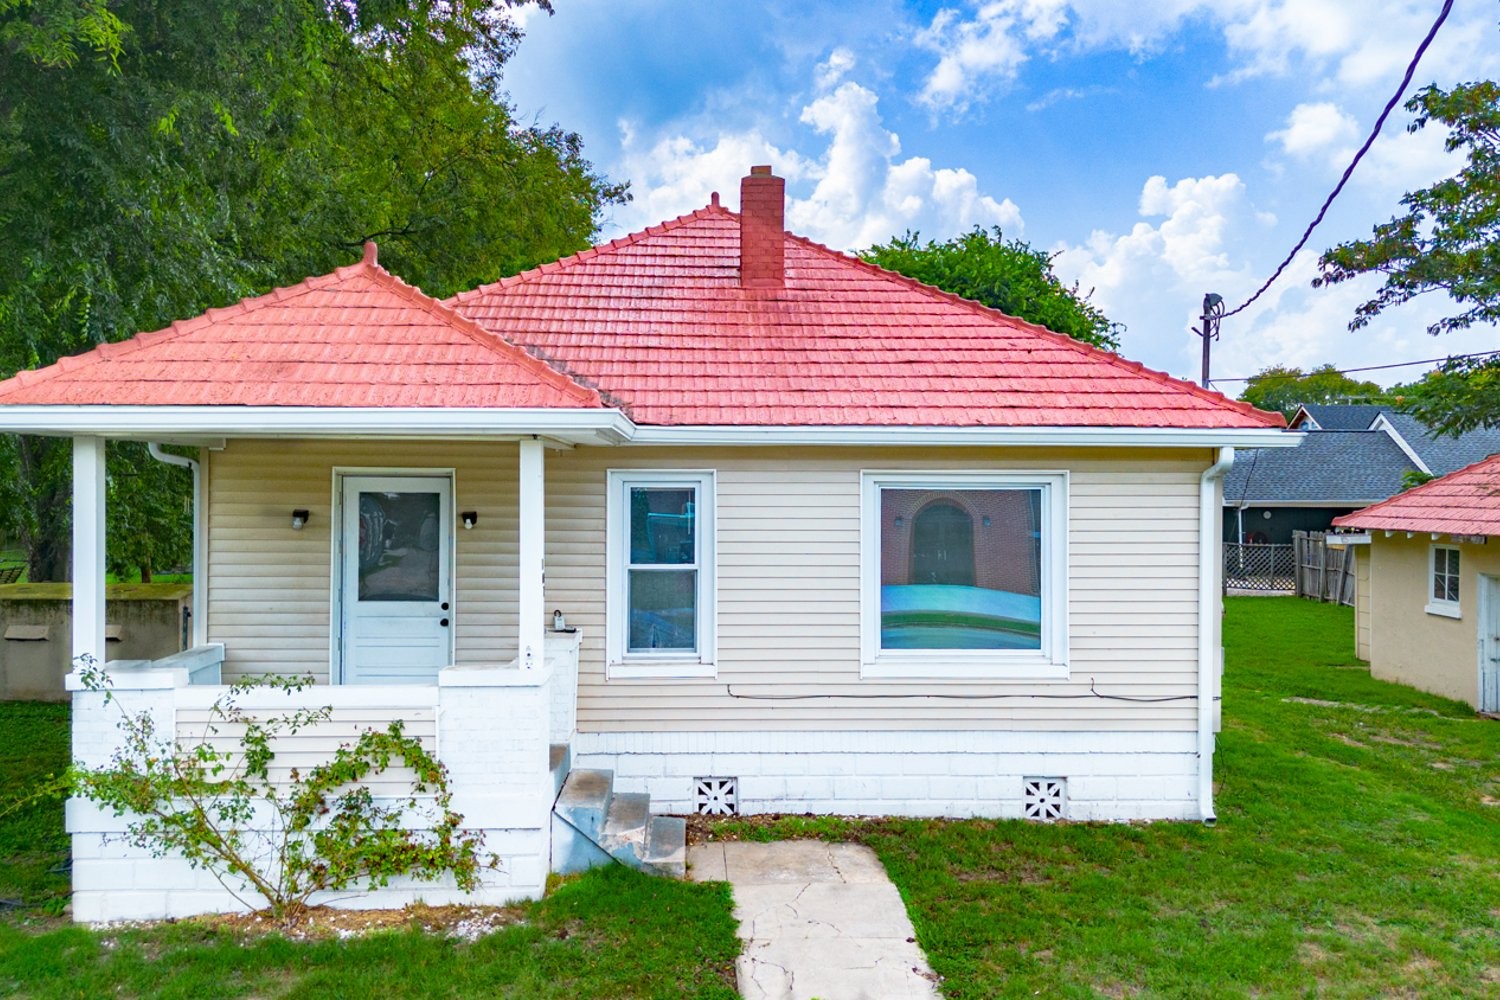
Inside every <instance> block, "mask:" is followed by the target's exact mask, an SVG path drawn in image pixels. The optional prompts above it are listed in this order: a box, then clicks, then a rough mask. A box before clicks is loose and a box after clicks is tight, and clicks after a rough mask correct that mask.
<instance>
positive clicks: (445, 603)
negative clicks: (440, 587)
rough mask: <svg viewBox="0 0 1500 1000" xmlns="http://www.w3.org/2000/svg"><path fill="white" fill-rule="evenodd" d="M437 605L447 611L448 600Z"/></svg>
mask: <svg viewBox="0 0 1500 1000" xmlns="http://www.w3.org/2000/svg"><path fill="white" fill-rule="evenodd" d="M438 607H440V608H442V609H443V610H444V611H447V610H448V602H447V601H444V602H443V603H442V604H439V605H438Z"/></svg>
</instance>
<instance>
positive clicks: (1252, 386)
mask: <svg viewBox="0 0 1500 1000" xmlns="http://www.w3.org/2000/svg"><path fill="white" fill-rule="evenodd" d="M1240 399H1242V400H1243V401H1245V402H1246V403H1249V404H1250V405H1251V406H1254V407H1256V408H1258V409H1262V410H1280V411H1281V413H1282V415H1284V416H1286V417H1288V418H1290V417H1291V416H1292V414H1294V413H1296V412H1297V407H1298V406H1299V405H1301V404H1303V403H1378V402H1383V401H1384V399H1385V390H1383V389H1381V388H1380V386H1378V385H1376V384H1375V383H1374V382H1360V381H1358V380H1357V379H1352V378H1350V377H1349V376H1348V375H1345V374H1344V373H1343V372H1341V371H1339V370H1338V369H1336V368H1334V367H1333V365H1321V366H1319V367H1317V368H1314V369H1313V370H1312V371H1309V372H1306V373H1304V372H1303V371H1302V369H1301V368H1287V367H1285V366H1283V365H1271V366H1270V367H1269V368H1265V369H1262V370H1261V371H1259V372H1257V373H1256V374H1254V375H1252V376H1251V377H1250V380H1249V382H1248V383H1247V384H1246V385H1245V390H1244V392H1241V393H1240Z"/></svg>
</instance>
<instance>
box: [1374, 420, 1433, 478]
mask: <svg viewBox="0 0 1500 1000" xmlns="http://www.w3.org/2000/svg"><path fill="white" fill-rule="evenodd" d="M1370 430H1372V431H1385V433H1386V436H1387V437H1389V438H1390V439H1391V440H1392V441H1394V442H1396V447H1397V448H1400V449H1401V451H1402V453H1403V454H1405V455H1406V457H1407V458H1409V459H1411V464H1412V465H1415V466H1416V467H1417V469H1418V470H1420V471H1421V472H1425V473H1426V474H1427V475H1429V476H1430V475H1432V474H1433V473H1432V470H1431V469H1430V468H1428V467H1427V463H1426V462H1424V461H1422V456H1421V455H1418V454H1417V450H1416V449H1415V448H1413V447H1412V446H1411V443H1410V442H1408V441H1407V440H1406V438H1404V437H1402V436H1401V432H1400V431H1398V430H1396V425H1395V424H1393V423H1391V422H1390V421H1389V420H1387V419H1386V418H1385V414H1384V413H1382V414H1380V415H1379V416H1378V417H1376V418H1375V421H1374V422H1373V423H1372V424H1370Z"/></svg>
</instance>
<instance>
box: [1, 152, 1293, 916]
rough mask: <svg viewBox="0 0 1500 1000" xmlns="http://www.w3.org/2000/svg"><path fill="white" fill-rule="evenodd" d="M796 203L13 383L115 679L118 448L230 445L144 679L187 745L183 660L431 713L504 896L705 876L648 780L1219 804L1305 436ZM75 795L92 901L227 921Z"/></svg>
mask: <svg viewBox="0 0 1500 1000" xmlns="http://www.w3.org/2000/svg"><path fill="white" fill-rule="evenodd" d="M783 201H784V193H783V182H782V181H781V179H780V178H776V177H774V176H771V175H770V173H769V170H768V169H763V168H756V169H755V170H754V171H752V174H751V176H749V177H747V178H745V179H744V181H743V183H742V189H741V203H742V206H743V210H742V213H741V214H735V213H733V212H730V211H728V210H726V209H724V208H722V207H720V205H719V204H718V198H717V195H715V197H714V198H713V200H712V203H711V204H710V205H709V206H707V207H705V208H703V209H700V210H698V211H696V212H693V213H692V214H690V215H686V216H683V217H681V218H678V219H676V220H674V221H671V222H667V223H665V224H663V225H660V226H653V227H651V228H650V229H647V230H646V231H644V232H641V233H637V234H635V235H632V236H629V237H626V238H623V239H618V240H613V241H611V242H609V243H608V244H605V245H601V246H599V247H596V248H594V249H591V250H587V251H585V252H583V253H581V254H578V255H576V256H573V257H569V258H566V259H564V260H561V261H558V262H556V263H550V264H547V265H544V266H543V267H540V268H538V269H536V270H533V271H528V272H526V273H524V274H520V275H517V276H515V277H511V278H506V279H505V280H503V281H500V282H497V283H495V284H493V285H488V286H485V287H483V288H479V289H477V290H475V291H472V292H468V293H465V294H462V295H459V296H457V297H456V298H454V299H452V300H450V301H448V302H437V301H434V300H432V299H431V298H429V297H427V296H426V295H424V294H422V293H421V292H420V291H419V290H417V289H415V288H411V287H409V286H407V285H405V284H403V283H402V282H401V281H400V280H398V279H397V278H395V277H393V276H391V275H390V274H388V273H387V272H386V271H385V270H383V269H382V268H381V267H380V266H379V265H378V263H377V261H376V257H375V252H374V249H373V247H371V248H368V249H367V252H366V256H365V259H364V261H363V262H361V263H358V264H355V265H353V266H350V267H344V268H340V269H339V270H337V271H335V272H334V273H332V274H329V275H325V276H322V277H316V278H310V279H308V280H307V281H304V282H303V283H301V284H300V285H296V286H293V287H291V288H286V289H281V290H278V291H275V292H273V293H271V294H269V295H265V296H261V297H259V298H255V299H250V300H247V301H245V302H242V303H240V304H238V305H235V306H232V307H230V308H227V309H215V310H211V311H209V312H208V313H207V314H206V315H204V316H201V317H199V318H197V319H193V320H189V321H186V322H181V323H176V324H173V326H172V327H171V328H169V329H166V330H162V331H159V332H157V333H151V334H144V335H142V336H140V337H137V338H135V339H134V340H132V341H128V342H126V343H120V344H113V345H107V346H102V347H99V348H97V349H95V350H93V351H91V352H89V353H88V354H85V355H82V356H80V357H76V358H69V359H66V360H64V361H62V362H60V363H58V364H57V365H54V366H52V367H51V368H48V369H43V370H41V371H38V372H31V373H23V374H21V375H18V376H16V377H15V378H14V379H12V380H10V381H8V382H4V383H0V428H3V429H4V430H7V431H18V432H27V433H43V434H53V435H64V436H69V437H71V438H72V439H73V442H74V446H73V447H74V468H75V480H74V481H75V498H74V526H75V537H74V547H73V552H74V567H73V579H74V580H75V581H76V586H75V597H74V600H75V614H74V629H75V634H74V652H75V654H76V655H86V656H92V657H94V658H95V659H99V660H102V656H100V652H101V651H102V649H103V638H102V629H103V621H104V618H103V607H102V591H101V590H100V588H101V587H102V580H103V569H102V566H103V563H102V559H103V540H102V533H103V529H102V518H103V505H104V492H103V482H104V479H103V466H102V462H103V453H104V452H103V441H104V440H105V439H106V438H133V439H139V440H148V441H171V442H176V443H179V444H184V443H186V444H195V445H197V446H199V448H200V451H199V453H198V455H199V457H198V465H197V469H196V475H197V482H198V487H199V502H200V505H201V506H200V514H199V517H198V518H197V543H198V549H197V558H196V561H195V566H196V567H197V577H196V578H197V579H198V580H199V581H200V583H201V586H200V587H199V588H198V591H197V594H196V595H195V599H196V600H197V601H198V602H199V613H198V614H197V615H195V617H194V623H195V626H194V627H195V648H194V650H193V651H192V652H191V654H185V657H184V658H183V659H179V660H177V661H176V662H175V663H165V664H163V663H158V664H155V665H154V667H153V668H152V669H146V668H142V669H141V670H140V671H139V673H131V672H129V671H124V670H119V671H116V683H117V685H128V686H132V692H133V697H137V698H139V699H147V703H149V704H151V705H153V706H155V709H153V710H159V711H161V712H162V713H164V716H165V717H166V718H167V719H168V722H167V723H164V727H165V730H164V731H171V724H170V719H171V718H173V717H174V716H173V714H172V713H175V718H176V719H177V720H178V723H177V731H179V732H185V731H187V730H185V729H184V728H183V727H184V726H185V725H186V723H185V722H184V721H183V720H189V721H193V720H200V719H201V713H202V707H203V705H204V704H205V703H206V700H207V699H208V698H209V696H210V694H212V692H214V691H216V690H219V689H218V688H217V687H215V686H214V685H212V684H209V685H206V686H205V685H189V684H188V675H187V673H185V672H183V671H180V670H179V671H176V672H174V671H173V670H171V669H170V668H172V667H174V666H178V665H181V666H188V667H192V668H195V669H198V670H200V671H201V674H200V677H201V679H204V680H210V681H212V680H215V678H214V676H213V675H214V672H215V667H219V668H221V674H222V678H223V679H225V680H228V679H231V678H244V677H254V676H257V675H262V674H269V673H278V674H288V673H307V674H311V675H313V676H314V677H315V678H316V679H317V682H318V685H319V686H318V687H317V688H316V689H315V691H314V692H313V693H312V695H310V697H313V698H315V699H319V700H321V701H323V702H325V703H329V704H333V705H335V707H336V709H337V711H336V720H337V719H344V720H345V721H346V723H347V724H353V725H357V724H366V723H368V722H371V721H377V722H378V721H379V720H381V719H384V718H389V717H396V716H404V717H408V718H412V719H413V720H414V721H413V723H412V731H413V732H416V733H419V734H421V735H422V736H423V738H424V739H430V740H432V741H433V742H434V744H435V745H436V746H437V747H438V748H439V752H440V755H441V756H442V758H443V759H444V760H445V762H446V763H448V766H449V768H450V771H452V773H453V775H454V780H455V781H456V782H458V783H459V786H460V787H459V790H458V792H457V793H456V795H455V803H456V804H457V805H458V807H459V808H460V809H461V810H462V811H463V812H464V813H465V815H466V817H468V819H469V821H470V822H471V823H473V824H474V825H476V827H478V828H480V829H482V830H484V831H486V834H487V836H489V835H493V839H494V841H496V842H500V843H503V844H504V845H506V846H505V847H504V849H503V850H502V851H501V852H500V853H501V854H502V856H503V858H504V859H505V864H506V871H507V873H508V874H507V876H506V879H507V880H508V881H505V882H503V883H496V884H494V885H493V886H491V888H490V889H488V890H487V892H489V895H488V896H486V897H485V898H487V899H501V898H509V897H513V896H520V895H535V894H537V893H539V892H540V891H541V886H542V884H543V879H544V876H545V873H546V870H547V868H548V867H549V866H553V865H556V866H562V867H566V866H569V865H572V864H574V863H577V862H578V860H579V858H582V859H583V860H584V861H587V860H589V859H590V852H591V851H597V849H598V848H603V849H605V850H608V851H609V852H610V853H613V854H616V855H617V856H619V855H622V854H623V855H628V856H629V857H630V859H631V860H635V861H643V862H648V863H652V864H656V866H657V867H665V868H669V869H670V868H671V867H673V865H675V866H677V867H678V868H680V864H681V862H680V838H681V822H680V821H677V822H676V824H675V826H674V824H673V823H671V822H668V821H666V820H665V819H662V818H657V819H651V818H650V817H649V816H648V814H647V803H646V800H645V796H646V795H649V796H650V804H651V808H653V809H654V810H655V811H656V812H670V813H688V812H693V811H698V810H719V811H723V810H729V809H734V808H738V809H739V810H740V811H744V812H765V811H786V812H805V811H811V812H820V813H852V814H904V815H938V816H975V815H982V816H1013V817H1019V816H1022V815H1037V816H1060V817H1067V818H1074V819H1120V820H1128V819H1163V818H1170V819H1188V818H1195V819H1203V820H1207V821H1211V820H1212V819H1213V816H1214V806H1213V797H1212V788H1213V771H1212V757H1213V748H1214V736H1213V734H1214V731H1215V729H1216V728H1217V725H1218V707H1219V706H1218V692H1219V672H1220V665H1221V659H1220V655H1221V654H1220V639H1219V623H1220V605H1219V586H1220V584H1219V563H1220V560H1219V553H1218V531H1219V526H1218V513H1217V512H1218V510H1219V509H1220V504H1221V502H1222V501H1221V497H1220V492H1219V489H1220V477H1221V476H1222V474H1223V473H1224V471H1225V470H1226V469H1227V468H1229V467H1230V465H1231V464H1232V462H1233V455H1234V449H1235V448H1237V447H1257V448H1274V447H1283V446H1291V445H1293V444H1295V443H1296V440H1297V437H1298V436H1297V435H1293V434H1287V433H1286V432H1285V431H1284V429H1283V424H1284V421H1283V420H1282V418H1281V417H1280V416H1279V415H1276V414H1269V413H1264V412H1261V411H1258V410H1255V409H1253V408H1251V407H1250V406H1248V405H1246V404H1243V403H1237V402H1234V401H1231V400H1228V399H1225V398H1224V397H1223V396H1221V395H1219V394H1217V393H1213V392H1207V391H1204V390H1202V389H1199V388H1198V387H1196V386H1194V385H1192V384H1189V383H1185V382H1181V381H1178V380H1176V379H1173V378H1170V377H1168V376H1166V375H1162V374H1160V373H1157V372H1153V371H1149V370H1147V369H1144V368H1142V367H1141V366H1140V365H1138V364H1134V363H1132V362H1128V361H1125V360H1123V359H1121V358H1119V357H1118V356H1116V355H1113V354H1109V353H1106V352H1104V351H1100V350H1097V349H1095V348H1092V347H1089V346H1086V345H1084V344H1081V343H1079V342H1078V341H1075V340H1072V339H1071V338H1068V337H1065V336H1062V335H1059V334H1054V333H1051V332H1049V331H1047V330H1044V329H1041V328H1040V327H1037V326H1034V325H1032V324H1029V323H1025V322H1022V321H1020V320H1016V319H1014V318H1012V317H1009V316H1006V315H1003V314H1001V313H998V312H995V311H993V310H990V309H987V308H984V307H982V306H979V305H977V304H975V303H972V302H968V301H965V300H963V299H960V298H958V297H956V296H953V295H949V294H946V293H943V292H940V291H938V290H936V289H933V288H930V287H928V286H924V285H921V284H919V283H917V282H915V281H912V280H909V279H907V278H904V277H901V276H898V275H895V274H892V273H889V272H886V271H883V270H881V269H879V268H877V267H874V266H873V265H870V264H866V263H864V262H862V261H859V260H857V259H854V258H851V257H848V256H845V255H843V254H839V253H835V252H833V251H830V250H828V249H827V248H825V247H822V246H820V245H818V244H815V243H812V242H809V241H807V240H804V239H801V238H799V237H796V236H792V235H790V234H788V233H786V232H785V231H784V227H783V222H782V219H783ZM544 566H545V572H544ZM554 611H556V612H561V617H562V618H563V619H565V623H566V626H567V627H568V628H569V629H574V628H576V629H577V630H578V631H576V632H573V631H566V632H561V633H554V632H549V631H546V629H547V626H548V625H549V623H552V622H554V616H553V612H554ZM575 677H576V681H575ZM199 687H203V688H204V690H203V692H199V690H198V689H199ZM89 698H90V695H89V694H88V693H87V692H80V693H79V695H78V700H76V701H75V716H74V718H75V751H76V752H77V753H79V755H80V756H82V757H84V758H85V759H96V758H98V757H100V755H103V754H106V753H107V751H108V750H109V748H110V739H111V737H110V731H109V730H108V729H103V728H100V727H101V726H102V725H103V723H102V722H101V721H100V720H101V719H103V718H104V716H103V715H102V714H101V713H102V709H100V707H99V705H98V704H97V703H96V702H95V701H91V700H89ZM150 699H155V700H154V701H153V700H150ZM137 703H139V702H137ZM257 704H259V703H257ZM267 704H268V705H271V704H286V701H285V699H284V698H283V699H282V700H280V701H272V702H267ZM194 713H197V714H194ZM338 713H343V714H342V715H339V714H338ZM549 743H550V744H553V750H552V752H551V755H550V757H549V750H548V744H549ZM309 752H310V751H309ZM570 768H571V769H572V773H571V774H569V769H570ZM559 786H564V787H563V791H562V797H561V799H560V800H559V804H558V806H557V808H558V810H559V814H558V815H559V818H558V819H557V820H552V819H549V818H548V817H549V814H550V810H552V808H553V797H554V796H555V795H556V794H557V790H558V787H559ZM73 807H74V808H73V810H72V811H70V814H69V815H70V820H69V822H70V830H71V831H72V832H73V835H74V846H75V856H78V857H81V858H83V859H84V860H83V861H81V862H80V863H78V864H75V866H74V879H75V887H76V888H77V889H78V892H79V893H84V890H85V889H86V890H87V893H86V896H87V898H86V899H85V898H83V897H82V896H80V895H78V894H75V903H74V906H75V914H80V915H79V919H103V918H104V916H101V915H109V916H119V915H120V914H122V913H127V912H128V913H135V914H137V915H140V914H148V913H154V912H190V911H193V910H194V909H195V908H196V909H203V908H214V907H216V906H219V905H222V893H221V894H220V895H219V896H215V895H214V894H213V892H212V891H211V887H205V888H203V889H202V890H201V891H200V892H199V894H198V895H190V894H188V895H185V894H184V892H185V890H183V889H182V885H181V884H180V883H181V880H183V879H187V878H189V877H190V875H188V874H184V873H183V872H182V871H180V870H179V869H176V868H172V867H171V866H170V864H171V863H170V859H168V860H167V861H163V862H160V864H162V865H165V866H166V867H162V868H160V869H159V870H152V871H147V869H146V868H145V867H142V866H145V865H147V864H148V862H147V861H145V860H141V859H137V861H136V862H135V863H134V864H135V866H136V870H135V871H134V873H133V875H132V877H133V878H134V879H135V882H134V883H133V885H135V886H136V887H137V889H139V887H140V886H142V885H151V886H156V887H157V888H161V887H162V885H163V884H166V886H167V887H168V888H167V889H163V890H162V891H161V892H157V893H156V895H154V896H150V897H149V898H145V897H142V898H141V899H136V898H135V897H130V899H127V898H126V897H124V896H120V895H114V896H111V895H110V894H109V892H108V891H107V890H108V888H109V887H110V886H111V885H112V884H113V883H112V882H111V881H110V880H111V879H112V878H113V877H114V874H115V873H114V872H113V870H111V869H109V868H108V867H106V866H105V863H104V862H103V861H102V860H101V861H100V862H98V863H97V864H95V863H94V862H91V861H89V860H87V859H89V858H92V857H103V856H107V855H97V854H90V853H88V852H90V851H96V850H99V849H100V848H99V846H98V845H99V843H100V839H99V838H101V837H103V836H105V835H107V833H108V831H109V830H110V829H111V828H112V827H111V826H110V824H111V823H113V822H116V821H114V820H113V819H112V818H110V817H101V816H99V815H97V814H96V813H93V812H90V811H89V810H87V809H85V808H83V806H82V805H80V804H78V803H74V804H73ZM627 814H629V816H631V817H634V819H633V820H632V821H631V822H632V825H630V826H629V828H628V829H626V825H625V824H626V820H627V818H629V817H627ZM674 838H675V840H676V844H677V847H676V848H675V849H669V848H667V847H665V846H663V845H666V844H668V842H669V841H672V840H673V839H674ZM590 845H597V846H590ZM663 859H665V860H663ZM674 859H675V860H674ZM657 862H659V864H658V863H657ZM168 890H169V891H168ZM153 891H154V890H153ZM403 891H406V892H408V894H409V895H411V894H417V895H424V896H425V898H428V899H434V898H440V896H434V895H433V894H432V893H431V892H430V891H429V892H425V893H423V892H420V891H419V890H417V889H410V890H403ZM382 898H387V897H382ZM131 899H135V902H131ZM142 900H144V901H142ZM163 900H164V901H163ZM137 904H138V905H137ZM132 907H134V909H132ZM83 914H86V915H83Z"/></svg>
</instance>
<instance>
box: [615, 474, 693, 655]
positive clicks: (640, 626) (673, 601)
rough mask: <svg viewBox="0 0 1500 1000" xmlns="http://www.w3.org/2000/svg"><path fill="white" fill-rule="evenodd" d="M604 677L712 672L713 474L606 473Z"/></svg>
mask: <svg viewBox="0 0 1500 1000" xmlns="http://www.w3.org/2000/svg"><path fill="white" fill-rule="evenodd" d="M608 488H609V499H608V510H607V518H608V529H607V530H608V556H607V563H608V566H607V567H606V571H607V576H608V578H609V588H608V600H607V605H608V606H607V609H606V617H607V619H608V622H607V628H608V639H607V653H608V660H609V676H610V677H712V676H713V675H714V669H715V668H714V604H715V597H714V475H713V473H712V472H681V471H635V470H614V471H611V472H610V473H609V486H608Z"/></svg>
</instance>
